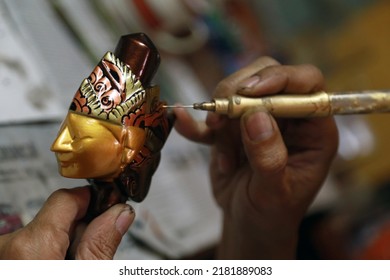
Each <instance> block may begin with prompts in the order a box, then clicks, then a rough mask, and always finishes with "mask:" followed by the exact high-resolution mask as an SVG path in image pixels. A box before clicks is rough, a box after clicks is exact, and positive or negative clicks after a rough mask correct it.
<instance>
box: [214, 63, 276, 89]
mask: <svg viewBox="0 0 390 280" xmlns="http://www.w3.org/2000/svg"><path fill="white" fill-rule="evenodd" d="M276 65H279V62H277V61H276V60H275V59H273V58H271V57H268V56H264V57H260V58H259V59H257V60H255V61H254V62H253V63H251V64H249V65H248V66H246V67H244V68H242V69H241V70H239V71H237V72H235V73H233V74H231V75H230V76H228V77H227V78H225V79H224V80H222V81H221V82H220V83H219V84H218V85H217V87H216V89H215V91H214V93H213V97H227V96H231V95H233V94H237V91H238V90H239V89H241V88H242V85H240V84H241V83H243V82H244V81H247V83H250V82H252V83H256V80H257V77H258V76H255V77H254V75H255V74H256V73H258V72H259V71H261V70H262V69H265V68H267V67H269V66H276ZM253 77H254V78H253ZM251 79H252V80H253V79H254V81H252V80H251Z"/></svg>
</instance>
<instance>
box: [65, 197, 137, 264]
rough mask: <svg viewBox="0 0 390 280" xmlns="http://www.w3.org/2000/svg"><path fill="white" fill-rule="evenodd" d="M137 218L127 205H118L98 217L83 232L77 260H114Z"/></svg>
mask: <svg viewBox="0 0 390 280" xmlns="http://www.w3.org/2000/svg"><path fill="white" fill-rule="evenodd" d="M134 217H135V212H134V209H133V208H132V207H131V206H130V205H127V204H116V205H114V206H112V207H111V208H109V209H108V210H107V211H106V212H104V213H103V214H101V215H100V216H98V217H96V218H95V219H94V220H93V221H92V222H91V223H90V224H89V225H88V226H87V227H86V228H85V230H84V231H83V234H82V236H81V238H80V241H79V242H77V244H72V248H75V246H76V249H75V250H76V253H75V258H76V259H87V260H91V259H113V258H114V255H115V252H116V250H117V248H118V246H119V243H120V242H121V240H122V237H123V235H124V234H125V233H126V232H127V230H128V229H129V227H130V225H131V224H132V223H133V221H134Z"/></svg>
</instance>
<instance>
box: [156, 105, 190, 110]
mask: <svg viewBox="0 0 390 280" xmlns="http://www.w3.org/2000/svg"><path fill="white" fill-rule="evenodd" d="M193 107H194V106H193V105H163V108H167V109H168V108H193Z"/></svg>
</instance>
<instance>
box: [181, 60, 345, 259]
mask: <svg viewBox="0 0 390 280" xmlns="http://www.w3.org/2000/svg"><path fill="white" fill-rule="evenodd" d="M323 86H324V81H323V76H322V74H321V72H320V71H319V70H318V69H317V68H315V67H313V66H310V65H300V66H281V65H279V64H278V63H277V62H276V61H275V60H273V59H272V58H269V57H262V58H260V59H258V60H256V61H255V62H254V63H252V64H251V65H249V66H247V67H245V68H243V69H241V70H239V71H238V72H236V73H234V74H232V75H231V76H229V77H227V78H226V79H225V80H223V81H222V82H220V83H219V84H218V86H217V88H216V90H215V92H214V97H226V96H230V95H233V94H237V93H239V94H242V95H246V96H252V97H254V96H259V97H260V96H262V95H269V94H278V93H287V94H294V93H300V94H302V93H311V92H315V91H318V90H321V89H322V88H323ZM175 114H176V116H177V121H176V126H175V127H176V129H177V131H178V132H179V133H181V134H182V135H183V136H185V137H187V138H188V139H190V140H193V141H197V142H202V143H208V144H211V145H212V157H211V164H210V174H211V183H212V187H213V192H214V195H215V198H216V201H217V203H218V204H219V206H220V207H221V208H222V210H223V213H224V225H223V235H222V240H221V244H220V246H219V252H218V256H219V257H220V258H229V259H256V258H266V259H289V258H294V257H295V250H296V244H297V235H298V228H299V224H300V222H301V220H302V218H303V216H304V214H305V212H306V211H307V208H308V207H309V205H310V203H311V202H312V200H313V199H314V197H315V195H316V193H317V192H318V190H319V189H320V187H321V185H322V183H323V181H324V179H325V178H326V176H327V172H328V169H329V167H330V164H331V161H332V159H333V157H334V155H335V153H336V150H337V145H338V135H337V128H336V126H335V123H334V120H333V119H332V118H316V119H280V120H275V119H274V118H273V117H272V116H271V115H270V114H269V113H268V112H266V111H265V110H264V109H263V108H255V109H253V110H251V111H249V112H246V113H245V114H244V115H243V116H242V117H241V119H239V120H232V119H228V118H227V117H225V116H221V115H216V114H215V113H210V114H209V115H208V117H207V119H206V124H205V123H201V122H200V123H198V122H195V121H194V120H193V119H192V118H191V117H190V116H189V115H188V113H186V112H185V111H183V110H175Z"/></svg>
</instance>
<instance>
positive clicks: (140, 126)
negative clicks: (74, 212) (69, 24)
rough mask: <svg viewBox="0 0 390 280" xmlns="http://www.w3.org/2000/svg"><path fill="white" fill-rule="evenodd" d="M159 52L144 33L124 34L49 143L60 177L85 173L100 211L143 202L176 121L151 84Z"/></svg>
mask: <svg viewBox="0 0 390 280" xmlns="http://www.w3.org/2000/svg"><path fill="white" fill-rule="evenodd" d="M159 63H160V56H159V53H158V51H157V49H156V48H155V46H154V45H153V43H152V42H151V40H150V39H149V38H148V37H147V36H146V35H145V34H143V33H137V34H130V35H126V36H123V37H121V39H120V41H119V43H118V45H117V47H116V49H115V52H114V53H111V52H107V53H106V54H105V55H104V57H103V58H102V60H101V61H100V62H99V64H98V65H97V66H96V67H95V69H94V70H93V71H92V73H91V74H90V76H89V77H88V78H86V79H84V80H83V81H82V83H81V85H80V88H79V89H78V91H77V92H76V94H75V96H74V98H73V101H72V103H71V105H70V108H69V111H68V114H67V116H66V119H65V120H64V122H63V124H62V126H61V128H60V131H59V133H58V136H57V138H56V139H55V140H54V143H53V145H52V147H51V150H52V151H53V152H55V154H56V158H57V161H58V169H59V172H60V174H61V175H62V176H64V177H69V178H86V179H87V180H88V181H89V182H90V183H91V185H92V186H93V187H94V188H95V189H96V192H97V193H95V196H97V198H96V197H95V198H94V199H95V200H96V199H97V200H101V201H100V202H95V203H97V204H106V205H105V206H99V205H96V206H94V207H97V208H102V209H97V210H95V211H97V212H102V211H104V210H105V209H103V208H107V207H109V206H111V205H112V204H114V203H117V202H123V201H125V200H127V199H128V198H130V199H132V200H133V201H136V202H140V201H142V200H143V199H144V198H145V197H146V195H147V193H148V190H149V186H150V183H151V178H152V175H153V174H154V172H155V170H156V169H157V166H158V164H159V160H160V154H161V152H160V151H161V149H162V147H163V145H164V143H165V141H166V139H167V137H168V135H169V132H170V129H171V127H172V123H173V120H172V118H171V116H168V114H167V112H166V110H165V109H164V108H163V104H164V103H163V102H162V101H160V94H159V87H158V86H151V85H150V82H151V79H152V78H153V76H154V74H155V72H156V70H157V68H158V65H159Z"/></svg>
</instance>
